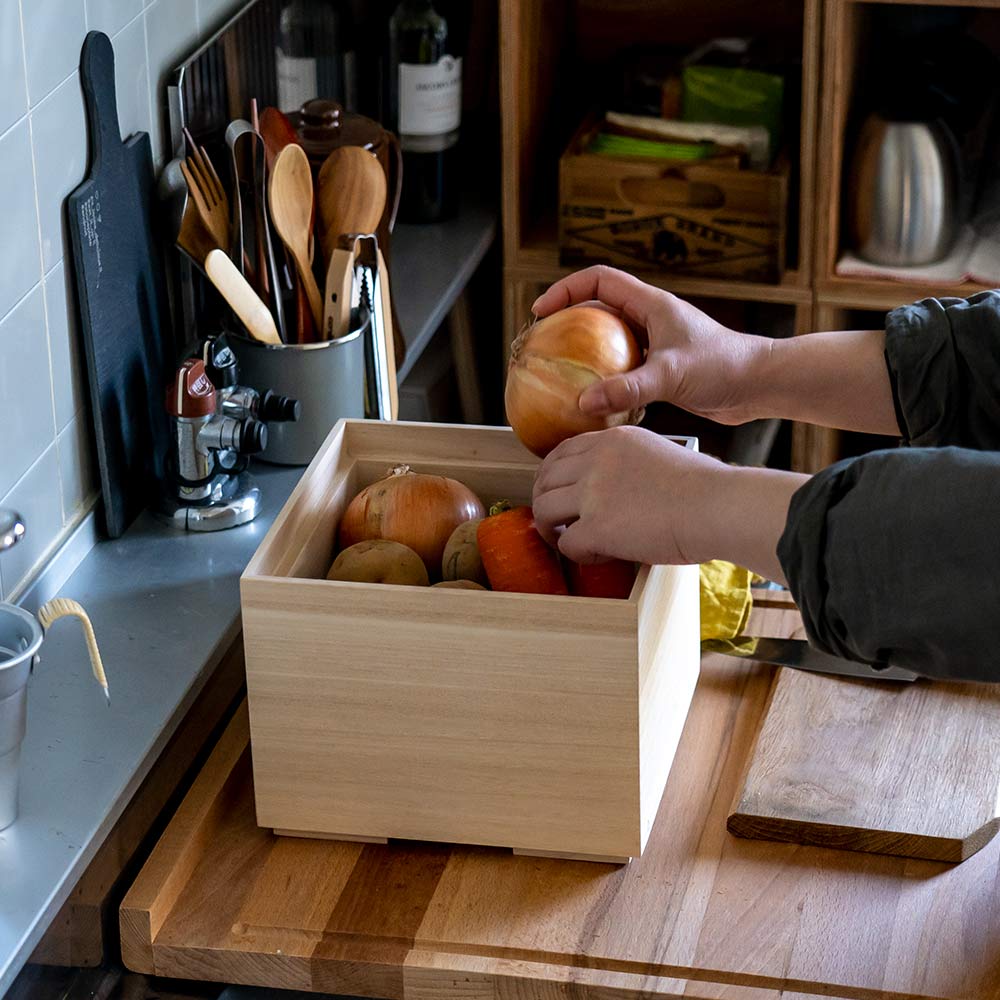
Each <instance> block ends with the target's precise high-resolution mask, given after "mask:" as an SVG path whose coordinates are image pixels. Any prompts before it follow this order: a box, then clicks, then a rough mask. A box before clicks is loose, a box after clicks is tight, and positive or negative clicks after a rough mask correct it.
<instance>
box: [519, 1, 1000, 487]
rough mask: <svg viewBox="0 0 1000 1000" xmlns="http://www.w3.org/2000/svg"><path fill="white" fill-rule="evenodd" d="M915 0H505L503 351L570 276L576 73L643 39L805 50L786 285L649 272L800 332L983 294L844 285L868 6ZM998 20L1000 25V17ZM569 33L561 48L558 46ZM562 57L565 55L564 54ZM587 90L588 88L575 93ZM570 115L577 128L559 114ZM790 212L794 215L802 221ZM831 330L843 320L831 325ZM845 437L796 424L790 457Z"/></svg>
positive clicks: (978, 4) (969, 288) (836, 450)
mask: <svg viewBox="0 0 1000 1000" xmlns="http://www.w3.org/2000/svg"><path fill="white" fill-rule="evenodd" d="M904 2H906V0H779V2H777V3H772V4H767V5H760V4H759V3H755V2H754V0H703V2H702V3H699V4H696V5H692V4H691V3H690V2H689V0H503V2H502V3H501V4H500V80H501V107H502V131H503V156H502V170H503V205H502V209H503V241H504V242H503V251H504V348H505V353H506V351H507V350H508V349H509V345H510V342H511V341H512V339H513V337H514V336H515V335H516V333H517V331H518V329H519V328H520V327H521V326H522V325H523V324H524V323H525V322H526V320H527V319H528V317H529V314H530V307H531V303H532V302H533V301H534V299H535V297H536V296H537V295H538V294H539V293H540V292H541V291H542V290H544V288H545V287H546V286H548V285H549V284H551V283H552V282H553V281H556V280H558V279H559V278H561V277H563V276H564V275H566V274H569V273H570V271H571V269H570V268H565V267H563V266H562V265H561V264H560V262H559V249H558V245H557V242H556V236H555V225H554V218H553V210H554V206H555V205H556V204H557V198H558V195H557V165H558V158H559V155H560V153H561V152H562V149H563V148H564V146H565V142H566V140H567V139H568V137H569V135H570V133H571V131H572V129H573V128H574V127H575V126H576V125H577V124H578V122H579V119H580V117H582V114H583V113H584V112H585V110H586V108H585V107H582V106H580V105H579V104H574V98H575V99H576V100H577V101H578V102H583V101H584V100H585V99H586V96H587V92H586V87H582V88H581V87H579V86H577V85H578V81H577V77H576V75H575V74H579V67H580V66H585V67H587V70H588V72H589V73H590V75H591V76H592V77H593V78H594V79H595V80H596V79H600V75H601V74H600V71H601V70H602V69H604V68H605V65H606V63H607V61H608V60H607V57H606V55H605V58H604V59H603V61H602V53H604V54H612V55H613V54H615V53H617V52H620V51H621V50H622V49H623V48H624V47H626V46H627V45H629V44H631V43H634V42H636V41H638V40H642V41H644V42H648V43H657V42H660V41H663V42H664V43H666V42H667V41H669V42H671V43H673V44H686V43H690V44H692V45H694V44H697V43H699V42H703V41H706V40H708V39H710V38H713V37H717V36H734V35H739V34H741V33H746V34H754V35H758V36H759V35H761V34H763V33H765V32H768V31H770V32H772V33H774V34H777V35H778V36H779V37H783V38H785V39H786V41H787V42H788V43H789V44H791V42H792V40H793V39H794V40H795V44H797V45H800V46H801V69H802V80H801V111H800V116H799V120H800V137H799V138H800V143H799V148H798V166H799V197H798V203H797V209H798V212H797V233H798V254H797V260H794V261H791V262H790V263H791V265H792V266H790V267H789V269H788V270H786V272H785V274H784V276H783V278H782V280H781V281H780V282H779V283H777V284H762V283H756V282H746V281H737V280H726V279H711V280H707V279H692V278H685V277H678V276H673V275H671V274H670V273H669V272H664V273H663V274H660V275H656V274H650V273H649V272H643V275H642V277H643V279H644V280H646V281H650V282H651V283H653V284H656V285H659V286H660V287H663V288H667V289H669V290H670V291H672V292H675V293H676V294H678V295H682V296H684V297H686V298H704V299H715V300H730V301H731V300H741V301H745V302H748V303H752V302H768V303H784V304H787V305H789V306H791V307H793V308H794V309H795V332H796V333H808V332H810V331H812V330H820V329H836V328H837V326H836V324H835V323H833V320H834V319H835V318H836V317H837V316H843V315H845V314H848V313H850V311H852V310H868V311H876V312H882V313H884V312H886V311H888V310H890V309H892V308H894V307H895V306H898V305H901V304H903V303H906V302H911V301H915V300H917V299H921V298H925V297H928V296H945V295H958V296H967V295H972V294H975V293H976V292H978V291H983V290H984V287H985V286H981V285H976V284H972V283H965V284H962V285H951V286H945V285H933V284H924V283H920V284H910V283H903V282H894V281H886V280H865V279H853V278H852V279H846V278H840V277H838V276H837V275H836V273H835V268H836V263H837V257H838V255H839V250H840V245H839V244H840V211H841V208H840V193H841V177H842V173H843V162H844V145H845V133H846V132H847V130H848V128H849V109H850V106H851V100H852V97H853V93H854V81H855V79H856V77H857V72H856V71H857V65H858V61H859V59H863V58H864V51H863V40H864V26H865V18H866V16H867V9H870V8H872V7H874V6H878V5H883V4H892V5H899V4H901V3H904ZM917 4H919V5H921V6H927V7H966V8H975V9H982V10H1000V0H971V2H970V0H962V2H958V0H938V2H935V3H926V2H925V0H917ZM998 25H1000V20H998ZM553 39H559V43H558V45H557V44H555V43H554V42H553V41H552V40H553ZM556 51H558V53H559V54H558V55H555V54H554V53H555V52H556ZM574 87H577V89H578V90H582V91H583V92H582V93H580V94H575V93H574V94H570V95H569V96H567V93H566V91H567V90H571V91H572V90H573V89H574ZM560 115H562V116H563V117H566V116H567V115H568V120H561V119H560ZM792 218H793V219H794V218H795V215H794V213H793V216H792ZM831 323H833V325H831ZM841 444H842V437H841V435H839V434H838V433H837V432H832V431H828V430H825V429H823V428H818V427H813V426H811V425H796V426H795V427H793V446H792V463H793V466H794V467H795V468H797V469H800V470H802V471H816V470H818V469H819V468H822V467H824V466H825V465H828V464H830V462H832V461H835V460H836V459H837V458H838V457H840V448H841Z"/></svg>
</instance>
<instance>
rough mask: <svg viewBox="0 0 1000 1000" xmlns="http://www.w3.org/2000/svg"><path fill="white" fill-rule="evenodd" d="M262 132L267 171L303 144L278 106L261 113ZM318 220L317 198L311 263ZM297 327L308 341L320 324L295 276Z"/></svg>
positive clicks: (312, 219)
mask: <svg viewBox="0 0 1000 1000" xmlns="http://www.w3.org/2000/svg"><path fill="white" fill-rule="evenodd" d="M260 136H261V138H262V139H263V140H264V156H265V159H266V161H267V171H268V173H271V172H272V171H273V170H274V161H275V160H276V159H277V158H278V154H279V153H280V152H281V151H282V150H283V149H284V148H285V147H286V146H291V145H292V144H293V143H294V144H295V145H302V144H301V143H300V142H299V134H298V132H296V131H295V126H294V125H293V124H292V123H291V121H290V119H289V118H288V115H286V114H285V113H284V112H282V111H279V110H278V109H277V108H264V110H263V111H262V112H261V113H260ZM315 221H316V200H315V199H313V209H312V213H311V214H310V216H309V264H310V266H311V265H312V261H313V242H314V240H313V227H314V224H315ZM295 330H296V342H297V343H299V344H308V343H311V342H312V341H314V340H316V327H315V325H314V324H313V318H312V311H311V310H310V308H309V299H308V298H307V297H306V290H305V288H304V287H303V285H302V281H301V280H300V279H299V278H297V277H296V278H295Z"/></svg>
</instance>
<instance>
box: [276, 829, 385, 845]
mask: <svg viewBox="0 0 1000 1000" xmlns="http://www.w3.org/2000/svg"><path fill="white" fill-rule="evenodd" d="M274 832H275V835H276V836H278V837H305V838H306V839H308V840H346V841H347V842H348V843H349V844H388V843H389V841H388V840H387V839H386V838H385V837H363V836H361V835H359V834H351V833H313V832H309V831H303V830H275V831H274Z"/></svg>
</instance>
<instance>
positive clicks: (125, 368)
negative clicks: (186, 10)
mask: <svg viewBox="0 0 1000 1000" xmlns="http://www.w3.org/2000/svg"><path fill="white" fill-rule="evenodd" d="M80 80H81V83H82V84H83V94H84V102H85V104H86V108H87V125H88V129H89V133H90V170H89V174H88V176H87V179H86V180H85V181H84V182H83V183H82V184H81V185H80V186H79V187H78V188H77V189H76V190H75V191H74V192H73V193H72V194H71V195H70V196H69V198H68V199H67V200H66V208H67V214H68V221H69V233H70V243H71V248H72V254H73V271H74V274H75V279H76V291H77V301H78V303H79V310H80V332H81V334H82V337H83V342H84V348H85V352H86V357H87V368H88V376H89V382H90V398H91V407H92V409H93V418H94V429H95V434H96V441H97V457H98V462H99V464H100V469H101V488H102V492H103V495H104V520H105V526H106V528H107V533H108V535H110V536H111V537H112V538H117V537H118V536H119V535H120V534H121V533H122V532H123V531H124V530H125V529H126V528H127V527H128V525H129V524H130V523H131V521H132V520H133V519H134V518H135V516H136V514H138V513H139V511H141V510H142V509H143V507H145V506H146V505H147V504H149V503H152V502H153V500H154V499H155V497H154V490H156V489H157V488H158V486H157V484H158V479H159V470H160V469H161V468H162V463H163V461H164V458H165V456H166V448H167V440H168V423H167V416H166V413H165V410H164V398H165V390H166V385H167V382H168V380H169V376H170V364H169V362H170V358H171V355H172V353H173V352H172V348H171V346H170V344H169V342H168V330H169V327H168V313H167V311H166V304H167V299H166V289H165V281H164V274H163V262H162V256H161V253H160V248H159V245H158V243H157V240H156V237H155V232H154V225H153V211H154V178H153V158H152V154H151V150H150V144H149V135H148V134H147V133H145V132H137V133H136V134H135V135H133V136H131V137H130V138H129V139H128V140H127V141H126V142H122V137H121V131H120V128H119V125H118V106H117V102H116V100H115V56H114V50H113V49H112V47H111V39H109V38H108V36H107V35H105V34H103V33H102V32H99V31H91V32H90V33H89V34H88V35H87V37H86V39H85V40H84V43H83V51H82V53H81V56H80Z"/></svg>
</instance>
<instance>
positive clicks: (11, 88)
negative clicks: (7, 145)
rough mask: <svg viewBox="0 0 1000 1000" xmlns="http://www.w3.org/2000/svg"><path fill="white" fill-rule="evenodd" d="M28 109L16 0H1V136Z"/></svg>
mask: <svg viewBox="0 0 1000 1000" xmlns="http://www.w3.org/2000/svg"><path fill="white" fill-rule="evenodd" d="M27 110H28V91H27V87H26V84H25V80H24V43H23V41H22V37H21V8H20V6H19V5H18V0H0V135H3V133H4V132H6V131H7V129H9V128H10V127H11V125H13V124H14V122H16V121H17V120H18V118H20V117H21V116H22V115H23V114H24V113H25V111H27Z"/></svg>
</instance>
